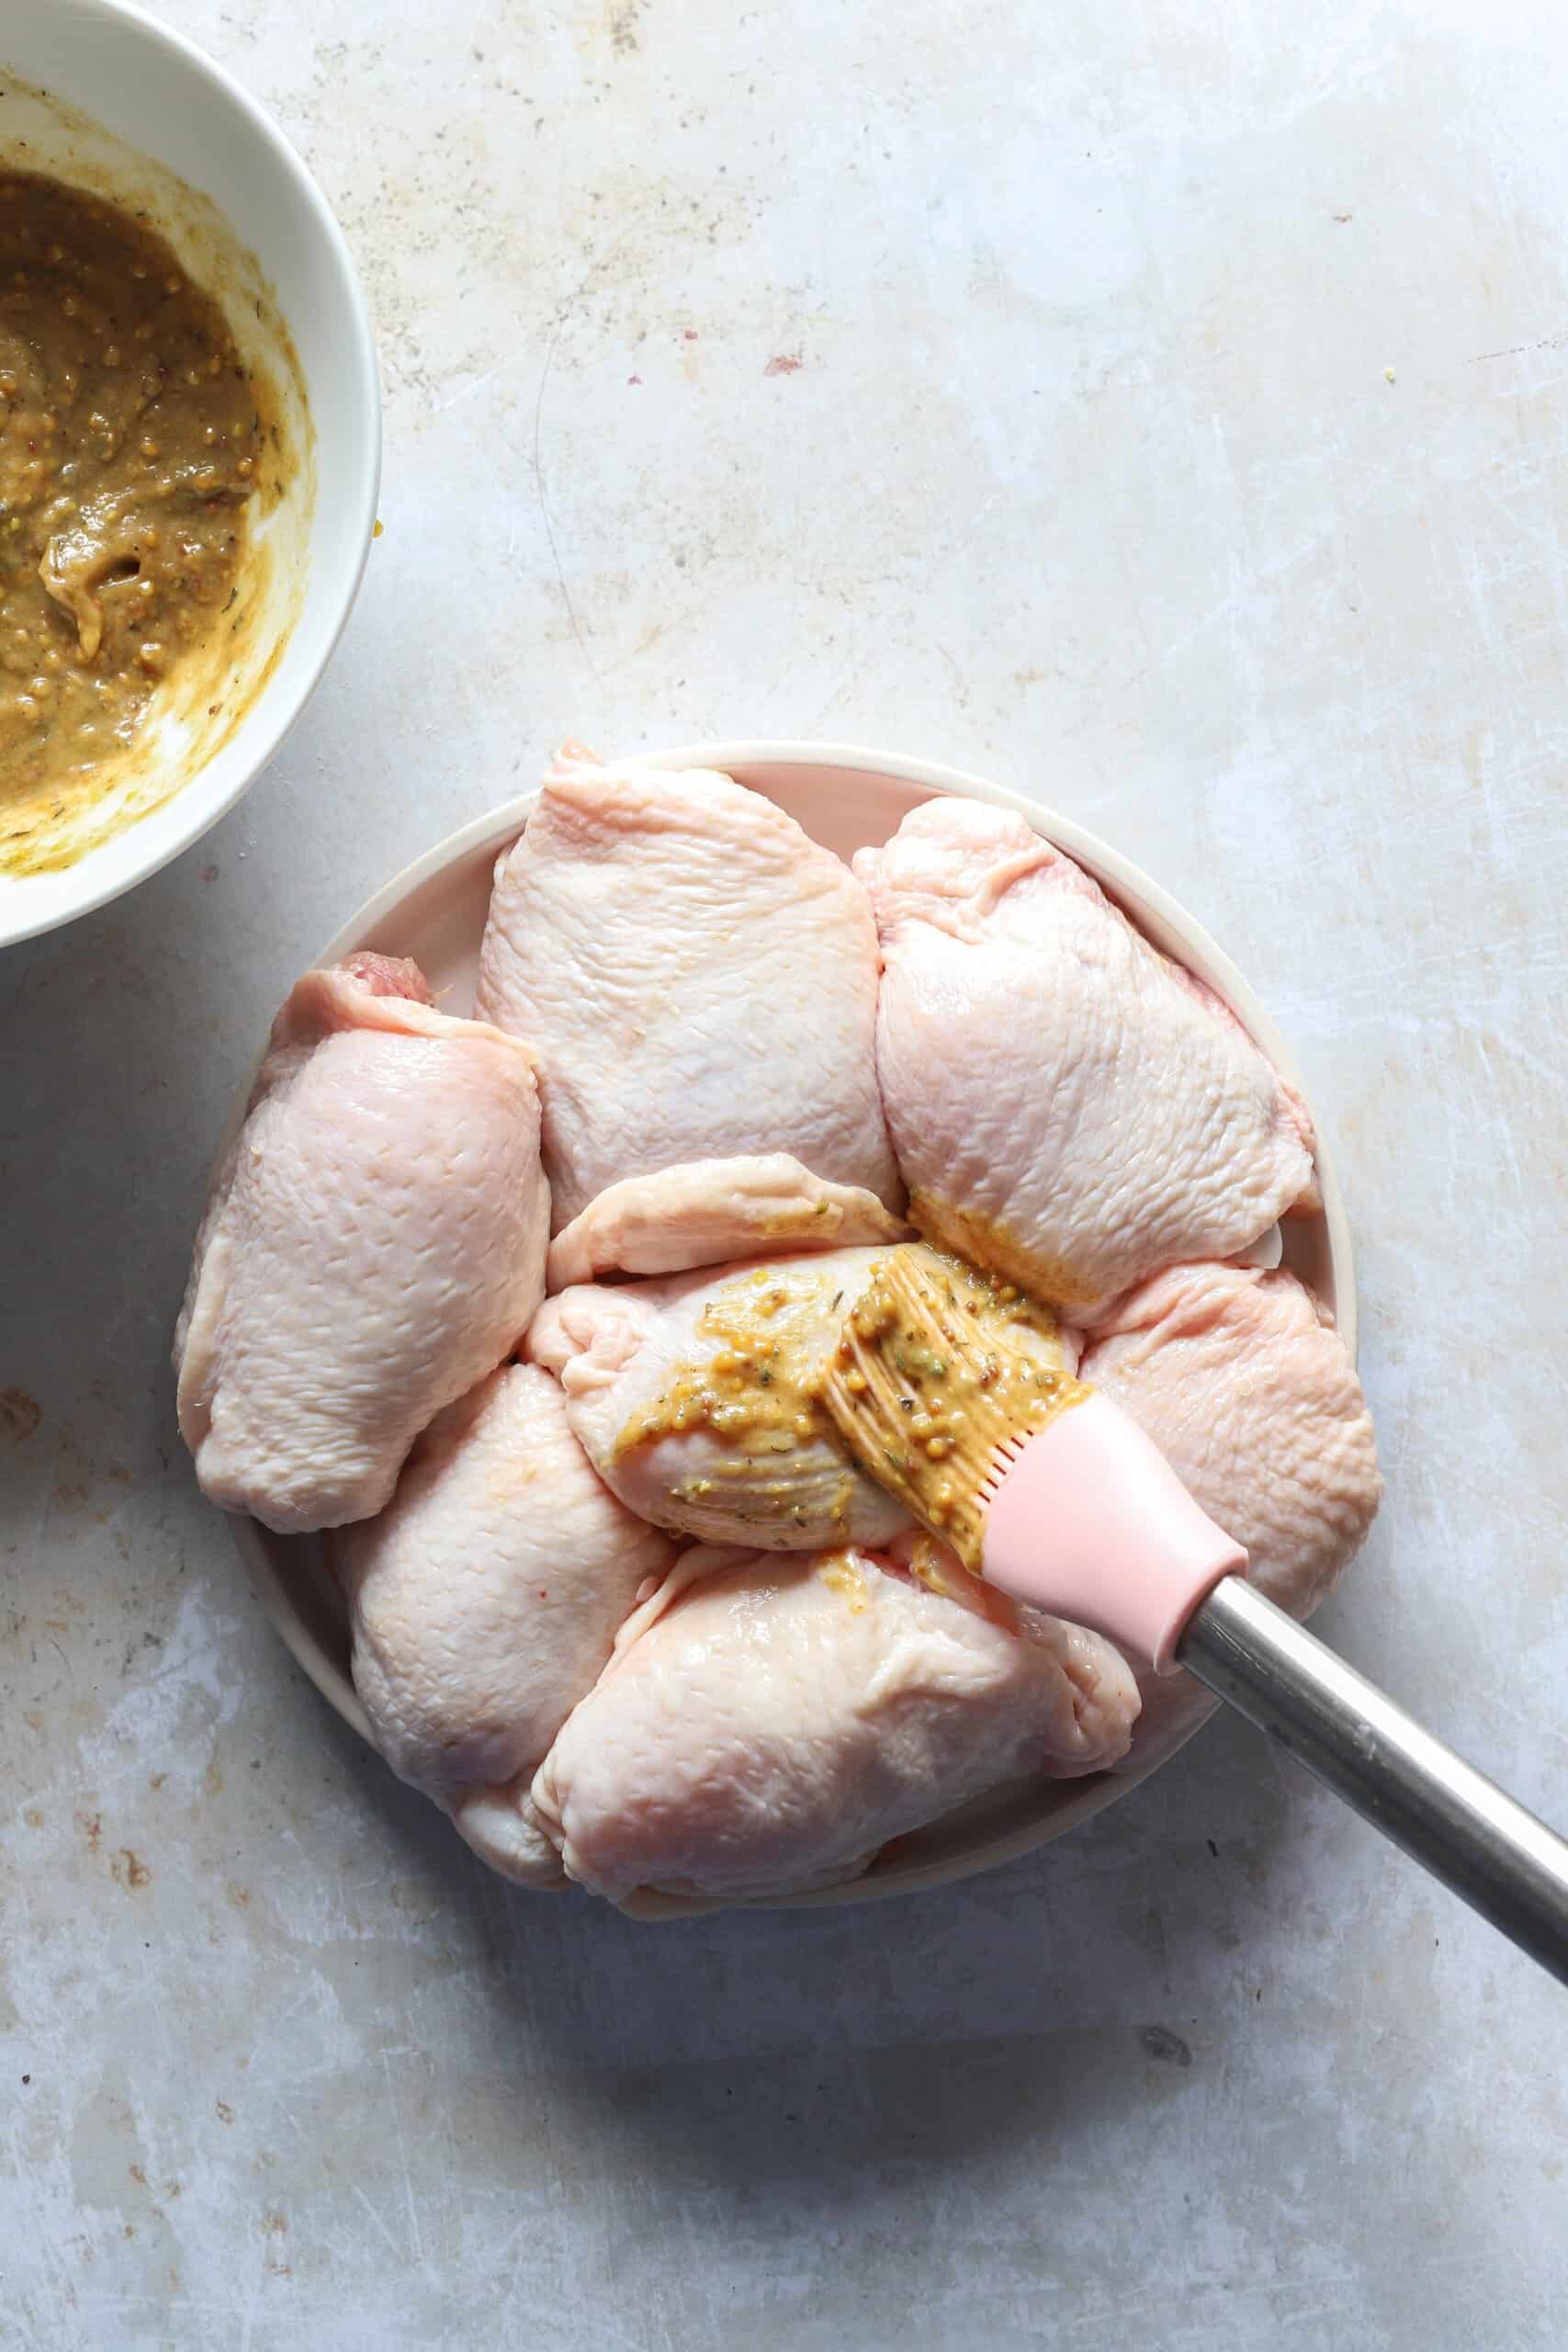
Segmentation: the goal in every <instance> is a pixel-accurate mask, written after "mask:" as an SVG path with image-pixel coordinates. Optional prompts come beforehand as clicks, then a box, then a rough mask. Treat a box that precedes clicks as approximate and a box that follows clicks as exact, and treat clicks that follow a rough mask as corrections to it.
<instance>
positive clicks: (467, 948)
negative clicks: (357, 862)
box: [224, 743, 1356, 1917]
mask: <svg viewBox="0 0 1568 2352" xmlns="http://www.w3.org/2000/svg"><path fill="white" fill-rule="evenodd" d="M639 757H641V758H642V759H643V760H644V761H645V762H646V763H648V764H649V765H650V766H654V767H660V768H693V767H704V768H719V769H721V770H723V772H724V773H725V774H726V775H732V776H735V777H737V778H738V779H739V782H740V783H742V784H746V785H750V786H751V788H752V790H753V791H756V792H763V793H766V794H767V796H768V797H769V798H770V799H771V800H775V801H777V803H778V804H779V806H780V808H782V809H787V810H788V811H789V813H790V815H791V816H792V817H794V818H795V819H796V820H797V821H798V822H799V823H800V824H802V825H804V827H805V828H806V830H807V832H808V833H811V834H813V835H814V836H815V837H816V839H817V840H818V841H819V842H823V843H824V844H825V845H826V846H827V847H828V848H829V849H831V850H834V851H836V852H837V853H838V854H839V855H840V856H841V857H845V858H847V857H848V856H849V855H850V854H852V852H853V851H854V850H856V849H859V848H862V847H863V846H864V845H865V844H866V843H868V842H883V841H886V839H887V837H888V836H889V835H890V834H891V833H893V832H896V831H897V828H898V826H899V824H900V822H901V821H902V820H903V818H904V816H905V815H906V813H907V812H908V810H909V809H913V808H915V807H917V806H918V805H919V802H920V801H922V800H929V799H931V797H933V795H935V794H938V793H944V792H945V793H957V794H960V795H963V796H966V797H969V798H970V799H975V800H989V801H994V802H996V803H998V805H999V806H1001V807H1003V808H1007V809H1017V810H1018V811H1019V812H1020V814H1021V815H1022V816H1024V817H1026V818H1027V819H1028V820H1029V821H1030V823H1031V824H1032V825H1033V826H1034V827H1035V828H1036V830H1037V831H1039V832H1041V833H1043V835H1044V836H1045V838H1046V839H1047V840H1048V841H1051V842H1055V844H1056V846H1057V847H1058V848H1060V849H1063V850H1066V852H1067V854H1069V856H1071V857H1074V858H1076V859H1077V862H1078V864H1079V865H1083V866H1085V867H1087V868H1088V870H1089V873H1090V874H1092V875H1093V876H1095V878H1096V880H1097V881H1099V882H1100V883H1102V884H1103V885H1104V887H1105V888H1106V889H1107V890H1108V891H1110V892H1111V895H1112V896H1113V897H1114V898H1115V899H1118V900H1119V901H1120V903H1121V904H1122V907H1124V908H1125V909H1126V910H1127V912H1128V913H1129V914H1131V915H1132V916H1133V917H1134V920H1135V921H1136V922H1138V923H1139V925H1140V926H1141V928H1142V929H1143V930H1144V931H1145V933H1147V935H1148V936H1149V938H1151V939H1152V940H1153V941H1154V942H1155V943H1156V945H1158V946H1160V947H1163V948H1164V949H1165V950H1166V951H1167V953H1168V955H1171V956H1175V957H1176V958H1177V959H1178V960H1179V962H1181V963H1183V964H1185V965H1186V966H1187V967H1188V968H1189V969H1190V970H1191V971H1193V972H1195V973H1197V975H1198V976H1199V978H1201V979H1203V980H1206V981H1207V982H1208V983H1209V985H1210V986H1211V987H1212V988H1213V989H1215V990H1216V991H1217V992H1218V993H1219V994H1220V995H1221V996H1223V997H1224V999H1225V1001H1226V1002H1227V1003H1228V1004H1230V1005H1231V1006H1232V1008H1233V1009H1234V1011H1235V1013H1236V1015H1237V1017H1238V1018H1239V1019H1240V1020H1241V1021H1242V1022H1243V1023H1244V1024H1245V1025H1246V1027H1247V1029H1248V1030H1249V1031H1250V1032H1251V1034H1252V1035H1253V1036H1254V1037H1255V1038H1256V1039H1257V1040H1258V1044H1259V1045H1260V1046H1262V1047H1263V1049H1264V1051H1265V1052H1266V1053H1267V1054H1268V1055H1269V1057H1270V1058H1271V1060H1272V1061H1273V1062H1274V1064H1275V1066H1276V1067H1277V1068H1278V1069H1280V1072H1281V1073H1282V1075H1283V1076H1284V1077H1285V1078H1286V1079H1288V1080H1290V1082H1291V1084H1292V1086H1295V1087H1297V1089H1298V1091H1299V1089H1300V1080H1299V1078H1298V1076H1297V1074H1296V1071H1295V1068H1294V1065H1293V1063H1292V1058H1291V1055H1290V1052H1289V1049H1288V1048H1287V1046H1285V1044H1284V1041H1283V1040H1282V1039H1281V1038H1280V1035H1278V1033H1277V1031H1276V1030H1275V1028H1274V1025H1273V1023H1272V1022H1271V1021H1270V1020H1269V1016H1268V1014H1267V1013H1266V1012H1264V1010H1263V1008H1262V1006H1261V1005H1260V1004H1259V1003H1258V1000H1257V999H1256V997H1254V995H1253V993H1252V990H1251V989H1249V988H1248V987H1247V982H1246V981H1245V980H1244V979H1243V978H1242V977H1241V975H1240V973H1239V972H1238V971H1237V970H1236V969H1235V966H1234V965H1233V964H1232V963H1230V961H1229V960H1228V958H1227V957H1226V956H1224V955H1222V954H1221V952H1220V950H1219V948H1217V947H1216V946H1215V944H1214V943H1213V940H1211V939H1210V938H1209V937H1208V936H1207V934H1206V933H1204V932H1202V931H1201V929H1200V928H1199V926H1198V925H1197V924H1196V923H1195V922H1193V921H1192V919H1191V917H1190V915H1188V914H1186V913H1184V912H1183V910H1182V909H1181V908H1180V907H1179V906H1178V905H1177V903H1176V901H1175V899H1172V898H1170V897H1168V894H1167V893H1166V892H1165V891H1164V890H1162V889H1160V888H1158V886H1157V885H1156V884H1155V883H1153V882H1151V881H1150V880H1149V879H1148V878H1147V876H1145V875H1143V874H1141V873H1140V872H1139V871H1138V869H1137V867H1136V866H1134V865H1129V864H1128V862H1127V860H1126V859H1125V858H1124V857H1122V856H1120V855H1118V854H1117V852H1116V851H1115V850H1113V849H1111V848H1108V847H1107V845H1106V844H1105V843H1104V842H1100V841H1097V840H1096V839H1095V837H1094V835H1093V834H1092V833H1086V832H1084V831H1082V830H1081V829H1080V828H1079V827H1078V826H1077V825H1074V824H1070V823H1069V822H1068V821H1067V820H1066V818H1065V817H1057V816H1055V815H1053V814H1052V813H1051V812H1050V811H1049V810H1046V809H1038V808H1036V807H1035V806H1034V805H1033V804H1032V802H1030V801H1026V800H1024V799H1022V798H1021V797H1020V796H1019V795H1018V794H1017V793H1013V792H1007V791H1004V790H1003V789H1002V788H1001V787H1000V786H997V785H993V784H986V783H983V782H981V781H980V779H979V778H978V777H976V776H970V775H960V774H958V773H957V772H956V771H955V770H953V769H951V768H942V767H936V766H933V765H932V764H931V763H929V762H926V761H922V760H906V759H900V758H898V757H897V755H895V754H894V753H892V752H870V751H860V750H856V749H854V748H852V747H851V746H849V745H844V744H835V743H823V744H816V743H694V744H689V745H686V746H685V747H683V748H682V749H681V750H679V751H673V752H653V753H642V754H639ZM535 797H536V796H535V794H533V793H526V794H525V795H524V796H523V797H521V798H519V799H516V800H513V801H509V802H508V803H507V805H506V806H505V807H504V808H502V809H494V810H492V811H491V814H490V815H489V816H486V817H481V818H479V819H478V820H476V822H475V823H473V824H471V825H468V826H466V827H465V828H464V829H463V831H461V832H457V833H454V834H452V835H451V837H450V838H449V839H448V840H446V841H445V842H441V843H440V844H439V845H438V846H437V847H436V848H434V849H433V850H432V851H431V852H430V854H428V856H425V857H423V858H421V859H420V860H419V861H418V862H417V864H415V865H411V866H410V867H409V868H408V869H407V871H406V872H405V873H402V874H400V875H399V876H398V877H397V879H396V880H395V881H393V882H390V883H389V884H388V886H387V888H385V889H384V890H383V891H381V892H380V893H379V894H378V896H377V897H376V898H374V899H371V901H370V903H369V904H368V906H366V907H363V908H362V909H361V910H360V911H359V913H358V914H357V915H355V918H354V920H353V921H352V922H350V923H349V924H347V925H346V927H345V928H344V930H343V931H341V932H340V933H338V935H337V937H336V938H335V939H334V940H333V941H331V942H330V943H329V944H328V945H327V946H325V947H324V948H323V949H322V951H321V956H320V958H319V960H320V961H321V963H323V964H331V963H334V962H336V961H337V960H338V959H339V958H340V957H342V956H347V955H350V954H352V953H353V952H354V951H355V949H358V948H366V947H369V948H377V949H379V950H381V951H382V952H383V953H385V954H388V955H394V956H412V957H413V958H414V960H415V962H416V963H418V964H419V965H420V966H421V967H423V970H424V972H425V973H426V974H427V976H428V978H429V979H430V982H431V985H432V987H433V988H434V990H435V993H436V997H437V1000H438V1001H439V1002H440V1003H441V1005H442V1007H443V1009H444V1010H445V1011H447V1012H468V1011H469V1010H470V1009H471V1006H472V1002H473V988H474V978H475V973H476V969H477V967H478V962H479V941H480V937H481V935H482V933H483V931H484V922H485V911H486V909H487V907H488V905H489V902H490V890H491V874H492V870H493V867H494V865H495V860H496V856H497V854H498V853H499V852H500V851H501V850H502V849H504V848H505V847H506V846H507V845H508V844H509V843H510V842H513V841H514V840H515V839H516V837H517V835H518V834H519V833H520V832H521V831H522V830H523V827H524V824H525V820H526V819H527V815H528V811H529V809H530V807H531V806H532V804H533V801H534V798H535ZM253 1079H254V1070H253V1072H252V1073H251V1076H250V1077H248V1078H247V1079H246V1081H245V1084H244V1086H243V1088H242V1089H241V1091H240V1093H239V1094H238V1095H237V1096H236V1098H235V1101H234V1104H233V1107H232V1110H231V1117H230V1125H229V1130H228V1136H225V1139H224V1148H227V1143H228V1140H229V1137H231V1136H232V1135H233V1134H234V1133H235V1132H236V1131H237V1129H238V1126H239V1124H240V1121H241V1120H242V1119H243V1116H244V1111H245V1104H246V1102H247V1100H248V1098H249V1095H250V1090H251V1084H252V1080H253ZM1027 1082H1028V1080H1027V1074H1026V1073H1020V1083H1021V1084H1027ZM1317 1169H1318V1175H1319V1179H1320V1182H1321V1185H1322V1192H1323V1202H1324V1205H1323V1210H1322V1213H1321V1215H1317V1216H1309V1217H1299V1218H1297V1217H1293V1218H1291V1219H1289V1220H1288V1221H1287V1225H1286V1227H1285V1231H1286V1237H1287V1238H1286V1245H1285V1263H1286V1264H1287V1265H1288V1266H1289V1267H1290V1268H1291V1270H1292V1272H1295V1273H1297V1274H1299V1275H1300V1276H1301V1278H1302V1280H1303V1282H1305V1283H1308V1284H1309V1285H1310V1287H1311V1288H1312V1289H1313V1290H1314V1291H1315V1292H1316V1293H1317V1295H1318V1296H1319V1297H1320V1298H1322V1299H1323V1300H1324V1301H1325V1304H1326V1305H1327V1306H1330V1307H1331V1308H1332V1309H1333V1311H1334V1313H1335V1316H1336V1318H1337V1322H1338V1326H1339V1329H1340V1331H1341V1332H1342V1334H1343V1335H1344V1339H1345V1342H1346V1345H1347V1346H1348V1348H1349V1349H1350V1350H1351V1351H1352V1352H1353V1351H1354V1349H1355V1345H1356V1292H1355V1282H1354V1277H1353V1273H1352V1271H1351V1262H1350V1237H1349V1233H1348V1228H1347V1226H1346V1222H1345V1212H1344V1207H1343V1204H1342V1203H1341V1200H1340V1194H1339V1187H1338V1184H1337V1182H1336V1179H1335V1174H1334V1170H1333V1166H1332V1163H1331V1161H1330V1159H1329V1156H1328V1153H1327V1151H1326V1149H1325V1146H1324V1144H1323V1142H1322V1140H1321V1137H1320V1139H1319V1142H1318V1151H1317ZM234 1532H235V1540H236V1542H237V1544H239V1548H240V1553H241V1556H242V1557H243V1560H244V1562H245V1565H246V1566H247V1567H248V1568H249V1570H250V1572H251V1576H252V1577H253V1579H254V1584H255V1587H256V1589H257V1591H258V1592H259V1594H260V1596H261V1599H262V1600H263V1602H264V1603H265V1607H266V1609H267V1611H269V1613H270V1615H271V1617H272V1619H273V1622H274V1623H275V1624H276V1626H277V1629H278V1631H279V1633H280V1634H282V1635H283V1638H284V1640H285V1641H286V1642H287V1643H288V1646H289V1648H290V1649H291V1650H292V1651H293V1653H294V1655H295V1657H297V1658H298V1659H299V1663H300V1665H301V1666H302V1667H303V1668H305V1671H306V1673H307V1674H309V1675H310V1679H311V1680H312V1681H313V1682H314V1683H315V1685H316V1687H317V1689H318V1690H319V1691H321V1692H322V1693H323V1694H324V1696H325V1697H326V1698H327V1699H329V1700H330V1701H331V1702H332V1704H333V1706H334V1707H335V1708H336V1709H337V1711H338V1713H340V1714H341V1715H343V1716H344V1717H345V1719H346V1720H347V1721H348V1722H349V1723H351V1724H353V1725H354V1726H355V1730H356V1731H358V1732H360V1733H362V1734H363V1735H364V1736H365V1737H366V1738H368V1737H369V1736H370V1735H369V1726H368V1725H367V1722H366V1719H365V1714H364V1711H363V1710H362V1708H361V1707H360V1704H359V1702H358V1700H357V1698H356V1697H355V1692H354V1688H353V1685H352V1684H351V1682H350V1680H349V1675H348V1641H347V1634H346V1626H345V1621H344V1612H343V1608H342V1604H341V1602H340V1600H339V1598H338V1595H337V1592H336V1589H335V1588H334V1587H333V1582H332V1579H331V1577H330V1576H329V1575H328V1573H327V1569H326V1566H325V1562H324V1559H323V1556H322V1549H321V1539H320V1538H319V1537H318V1536H313V1535H310V1536H282V1535H274V1534H272V1533H271V1532H269V1531H268V1530H267V1529H265V1528H264V1527H261V1526H260V1525H258V1524H257V1523H256V1522H255V1521H253V1520H237V1521H235V1522H234ZM1185 1736H1188V1735H1187V1734H1186V1733H1183V1734H1181V1735H1180V1736H1177V1737H1175V1738H1172V1739H1168V1740H1166V1741H1165V1742H1163V1743H1160V1742H1153V1741H1151V1743H1150V1745H1149V1747H1148V1748H1147V1749H1146V1750H1145V1752H1144V1753H1143V1754H1142V1755H1141V1756H1140V1755H1138V1754H1137V1752H1136V1751H1134V1759H1133V1761H1132V1763H1131V1765H1130V1766H1129V1767H1128V1768H1127V1769H1125V1770H1122V1771H1120V1772H1116V1773H1107V1772H1102V1773H1098V1774H1096V1775H1094V1776H1093V1777H1092V1778H1090V1779H1088V1780H1082V1781H1030V1782H1029V1783H1028V1784H1027V1785H1025V1786H1021V1787H1009V1788H1006V1789H1000V1790H994V1791H992V1792H990V1793H988V1794H987V1795H986V1796H984V1797H981V1798H979V1799H977V1800H976V1802H975V1803H973V1804H968V1805H965V1806H964V1807H963V1808H962V1809H961V1810H960V1811H958V1812H955V1813H953V1814H949V1815H946V1816H945V1817H944V1818H943V1819H942V1820H941V1821H937V1822H933V1823H932V1824H931V1826H930V1827H929V1828H926V1829H923V1830H920V1831H919V1832H917V1833H915V1834H914V1835H913V1836H910V1837H908V1838H900V1839H899V1840H898V1841H897V1849H896V1851H895V1852H894V1853H892V1854H890V1855H889V1856H888V1857H887V1859H886V1860H883V1861H880V1862H878V1863H877V1864H875V1865H874V1868H873V1869H872V1870H871V1871H869V1872H868V1873H867V1874H866V1876H865V1877H863V1878H860V1879H856V1880H854V1881H852V1883H849V1884H847V1885H844V1886H841V1887H829V1888H825V1889H823V1890H821V1891H819V1892H817V1893H814V1894H800V1895H793V1896H789V1897H785V1898H784V1901H785V1902H786V1903H787V1904H788V1905H790V1906H791V1907H795V1906H796V1905H818V1904H826V1903H864V1902H868V1901H870V1900H872V1899H874V1897H876V1896H878V1895H883V1894H908V1893H910V1892H912V1891H914V1890H916V1889H919V1888H924V1887H932V1886H940V1885H942V1884H943V1883H945V1882H946V1881H948V1880H950V1879H957V1878H965V1877H967V1876H969V1875H970V1873H971V1872H973V1871H983V1870H988V1869H990V1868H991V1867H992V1866H993V1865H994V1864H996V1863H998V1862H1005V1861H1010V1860H1012V1859H1013V1858H1014V1856H1016V1855H1019V1854H1026V1853H1028V1852H1029V1851H1030V1850H1031V1849H1032V1848H1033V1847H1035V1846H1041V1845H1043V1844H1045V1843H1046V1841H1047V1840H1048V1839H1050V1838H1059V1837H1060V1836H1061V1835H1062V1833H1063V1831H1064V1830H1066V1829H1070V1828H1072V1827H1073V1826H1074V1825H1075V1824H1076V1823H1077V1822H1080V1821H1083V1820H1086V1819H1087V1818H1088V1817H1089V1815H1091V1814H1095V1813H1099V1812H1100V1810H1101V1809H1102V1808H1103V1807H1104V1806H1106V1805H1108V1804H1114V1803H1115V1801H1116V1799H1117V1798H1118V1797H1121V1796H1124V1795H1125V1794H1126V1793H1127V1792H1128V1790H1129V1789H1132V1788H1135V1787H1136V1786H1137V1784H1138V1782H1139V1781H1142V1780H1145V1779H1146V1778H1147V1777H1148V1775H1149V1773H1150V1772H1153V1771H1155V1770H1157V1769H1158V1767H1159V1766H1160V1765H1161V1764H1163V1763H1165V1762H1166V1761H1167V1759H1168V1758H1169V1757H1170V1756H1171V1755H1172V1754H1174V1752H1175V1750H1176V1748H1177V1747H1179V1746H1180V1745H1181V1742H1182V1738H1184V1737H1185ZM627 1907H628V1908H631V1909H634V1910H636V1911H638V1912H639V1913H640V1914H641V1915H642V1916H644V1917H674V1916H680V1915H685V1914H689V1913H692V1912H695V1911H702V1910H711V1909H714V1908H716V1905H712V1904H705V1903H699V1902H693V1901H687V1900H684V1899H682V1898H680V1897H676V1896H649V1897H646V1898H643V1899H642V1900H641V1901H640V1902H638V1903H637V1904H634V1905H629V1906H627Z"/></svg>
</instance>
